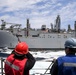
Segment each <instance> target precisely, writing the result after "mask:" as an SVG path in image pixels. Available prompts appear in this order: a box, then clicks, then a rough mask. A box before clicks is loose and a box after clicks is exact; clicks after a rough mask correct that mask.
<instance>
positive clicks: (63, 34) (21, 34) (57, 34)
mask: <svg viewBox="0 0 76 75" xmlns="http://www.w3.org/2000/svg"><path fill="white" fill-rule="evenodd" d="M1 21H2V24H1V28H0V47H8V48H14V47H15V45H16V44H17V43H18V41H25V42H26V43H27V44H28V46H29V49H30V50H61V49H64V43H65V41H66V40H67V39H68V38H76V21H75V23H74V28H73V29H72V28H71V26H70V25H68V29H67V30H66V29H61V19H60V15H57V17H56V20H55V24H52V23H51V25H50V28H47V27H46V25H42V26H41V28H40V29H35V28H31V26H30V25H31V24H30V22H29V19H27V20H26V27H25V28H21V24H15V23H8V22H5V21H4V20H1ZM8 24H10V27H9V28H6V25H8Z"/></svg>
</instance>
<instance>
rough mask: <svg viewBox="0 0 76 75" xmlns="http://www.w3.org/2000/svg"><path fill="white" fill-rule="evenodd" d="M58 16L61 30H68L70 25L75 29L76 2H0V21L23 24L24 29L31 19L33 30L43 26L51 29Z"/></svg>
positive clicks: (58, 0)
mask: <svg viewBox="0 0 76 75" xmlns="http://www.w3.org/2000/svg"><path fill="white" fill-rule="evenodd" d="M57 15H60V17H61V28H67V25H68V24H70V25H71V27H72V28H73V27H74V22H75V20H76V0H0V20H1V19H4V20H5V21H6V22H9V23H18V24H22V27H26V19H27V18H29V20H30V24H31V27H32V28H41V25H46V27H47V28H51V26H50V24H51V23H53V24H55V19H56V17H57ZM1 23H2V22H1V21H0V24H1Z"/></svg>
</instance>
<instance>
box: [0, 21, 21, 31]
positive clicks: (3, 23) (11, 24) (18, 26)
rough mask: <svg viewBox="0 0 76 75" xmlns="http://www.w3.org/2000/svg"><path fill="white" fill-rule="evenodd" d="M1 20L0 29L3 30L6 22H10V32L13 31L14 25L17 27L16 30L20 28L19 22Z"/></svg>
mask: <svg viewBox="0 0 76 75" xmlns="http://www.w3.org/2000/svg"><path fill="white" fill-rule="evenodd" d="M1 21H2V24H1V30H5V28H6V25H7V24H10V30H11V32H12V31H13V28H14V27H16V28H17V29H18V31H19V30H20V26H21V24H16V23H8V22H5V21H4V20H1Z"/></svg>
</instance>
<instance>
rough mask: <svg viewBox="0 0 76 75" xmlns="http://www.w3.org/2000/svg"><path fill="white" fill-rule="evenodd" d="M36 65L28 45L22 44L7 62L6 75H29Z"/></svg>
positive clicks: (5, 66)
mask: <svg viewBox="0 0 76 75" xmlns="http://www.w3.org/2000/svg"><path fill="white" fill-rule="evenodd" d="M34 64H35V58H34V57H33V56H32V54H30V53H29V50H28V45H27V44H26V43H25V42H20V43H18V44H17V45H16V47H15V49H14V51H13V52H12V53H11V54H10V55H9V56H8V57H7V59H6V61H5V65H4V70H5V75H29V70H30V69H32V67H33V66H34Z"/></svg>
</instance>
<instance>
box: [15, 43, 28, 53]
mask: <svg viewBox="0 0 76 75" xmlns="http://www.w3.org/2000/svg"><path fill="white" fill-rule="evenodd" d="M15 52H17V53H18V54H27V53H28V45H27V44H26V43H25V42H20V43H18V44H17V45H16V47H15Z"/></svg>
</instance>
